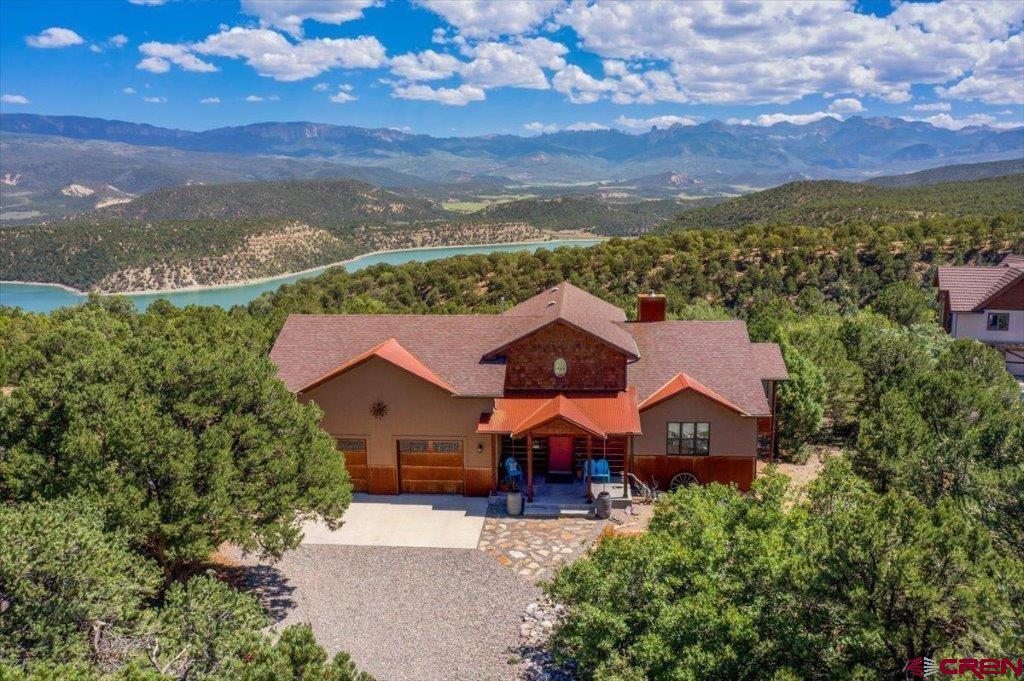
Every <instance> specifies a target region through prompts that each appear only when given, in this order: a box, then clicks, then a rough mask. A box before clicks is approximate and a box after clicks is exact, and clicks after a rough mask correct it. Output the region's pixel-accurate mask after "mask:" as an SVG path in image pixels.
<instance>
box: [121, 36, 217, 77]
mask: <svg viewBox="0 0 1024 681" xmlns="http://www.w3.org/2000/svg"><path fill="white" fill-rule="evenodd" d="M139 52H141V53H142V54H144V55H146V58H145V59H143V60H142V61H140V62H139V63H138V64H137V68H140V69H142V70H144V71H149V72H151V73H167V71H169V70H170V68H171V64H175V65H177V66H179V67H181V68H182V69H184V70H185V71H194V72H196V73H212V72H214V71H216V70H217V67H216V66H214V65H213V64H211V63H210V62H206V61H203V60H202V59H200V58H199V57H197V56H196V55H194V54H192V52H190V51H189V49H188V48H187V47H186V46H184V45H176V44H174V43H160V42H148V43H142V44H141V45H139Z"/></svg>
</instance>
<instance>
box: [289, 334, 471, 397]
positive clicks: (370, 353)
mask: <svg viewBox="0 0 1024 681" xmlns="http://www.w3.org/2000/svg"><path fill="white" fill-rule="evenodd" d="M374 357H377V358H380V359H382V360H384V361H385V362H390V363H391V364H393V365H395V366H396V367H398V368H399V369H404V370H405V371H408V372H409V373H410V374H412V375H414V376H418V377H420V378H422V379H423V380H424V381H426V382H427V383H433V384H434V385H436V386H437V387H438V388H440V389H441V390H445V391H447V392H450V393H452V394H454V393H455V388H453V387H452V386H451V385H449V384H448V382H447V381H446V380H444V379H443V378H441V377H440V376H438V375H437V374H435V373H434V372H433V371H432V370H431V369H430V367H428V366H427V365H426V364H424V363H423V362H421V361H420V360H419V359H418V358H417V357H416V356H415V355H414V354H412V353H411V352H409V351H408V350H406V349H405V348H403V347H402V345H401V344H400V343H399V342H398V341H397V340H395V339H394V338H388V339H387V340H386V341H384V342H383V343H381V344H379V345H375V346H373V347H372V348H370V349H369V350H367V351H366V352H364V353H362V354H361V355H357V356H356V357H353V358H352V359H350V360H348V361H346V362H343V363H342V364H340V365H339V366H337V367H335V368H333V369H331V370H330V371H328V372H327V373H325V374H324V375H323V376H321V377H319V378H317V379H316V380H314V381H312V382H311V383H309V384H307V385H305V386H303V387H301V388H298V389H296V391H295V392H300V393H302V392H307V391H309V390H312V389H313V388H315V387H317V386H318V385H320V384H321V383H324V382H326V381H329V380H331V379H332V378H334V377H335V376H339V375H341V374H343V373H345V372H346V371H348V370H350V369H354V368H355V367H357V366H359V365H360V364H362V363H363V362H366V361H368V360H370V359H372V358H374Z"/></svg>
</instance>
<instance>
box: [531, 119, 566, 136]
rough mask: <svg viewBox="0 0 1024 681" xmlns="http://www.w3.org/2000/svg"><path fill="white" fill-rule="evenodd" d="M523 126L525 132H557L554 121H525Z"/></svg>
mask: <svg viewBox="0 0 1024 681" xmlns="http://www.w3.org/2000/svg"><path fill="white" fill-rule="evenodd" d="M523 127H524V128H525V129H526V130H527V132H535V133H537V134H544V133H548V132H557V131H558V126H557V125H555V124H554V123H541V122H540V121H533V122H532V123H526V124H525V125H523Z"/></svg>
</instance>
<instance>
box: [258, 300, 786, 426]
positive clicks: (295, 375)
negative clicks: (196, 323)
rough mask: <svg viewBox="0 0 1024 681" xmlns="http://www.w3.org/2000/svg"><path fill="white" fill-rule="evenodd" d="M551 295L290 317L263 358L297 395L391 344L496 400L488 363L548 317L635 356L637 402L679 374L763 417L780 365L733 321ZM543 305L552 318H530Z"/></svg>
mask: <svg viewBox="0 0 1024 681" xmlns="http://www.w3.org/2000/svg"><path fill="white" fill-rule="evenodd" d="M558 288H559V289H560V290H559V291H557V292H552V291H550V290H549V291H546V292H544V293H542V294H540V295H539V296H535V297H534V298H531V299H529V300H527V301H524V302H523V303H520V304H519V305H517V306H515V307H513V308H511V309H510V310H507V311H506V312H505V313H504V314H500V315H290V316H289V317H288V319H287V321H286V322H285V324H284V327H283V328H282V329H281V332H280V334H279V335H278V337H277V341H276V342H275V343H274V348H273V350H272V351H271V353H270V358H271V360H272V361H273V362H274V363H275V364H276V365H277V367H278V375H279V376H280V378H281V380H282V381H284V383H285V385H286V386H287V387H288V388H289V390H291V391H293V392H298V391H300V390H303V389H306V387H307V386H309V385H310V384H313V383H315V382H316V381H318V380H319V379H321V378H323V377H324V376H325V375H328V374H330V373H331V372H335V371H337V370H338V369H339V367H344V366H346V365H348V364H350V363H351V362H353V361H355V360H357V359H359V358H360V357H361V356H363V355H365V354H366V353H367V352H368V351H369V350H371V349H373V348H375V347H377V346H379V345H381V344H382V343H384V342H385V341H387V340H389V339H394V344H395V345H397V346H398V347H400V348H401V349H402V350H404V351H405V353H407V354H408V355H409V356H411V357H412V358H413V359H414V360H415V363H416V364H418V365H421V367H422V368H417V371H419V372H420V374H424V375H425V373H426V372H430V374H431V375H432V376H433V377H434V378H436V379H437V380H438V381H440V382H442V383H444V384H446V385H447V386H449V388H450V389H451V391H452V392H453V393H454V394H456V395H459V396H486V397H501V396H502V395H503V393H504V387H505V363H504V360H503V359H502V358H500V357H499V358H494V359H488V356H489V355H490V354H491V353H492V352H493V350H494V349H495V348H499V347H502V346H503V345H506V344H507V343H508V341H509V340H510V339H515V338H521V337H523V336H526V335H529V333H531V332H532V331H534V330H536V329H537V328H539V326H543V325H545V324H547V323H550V322H551V316H552V315H555V316H556V317H558V318H564V319H565V320H566V321H567V322H568V323H570V324H573V325H574V326H578V327H579V328H583V329H584V330H585V331H587V332H588V333H591V334H602V337H603V338H604V339H605V340H606V341H608V342H610V343H611V344H612V345H614V346H616V347H619V348H620V349H621V348H623V347H625V346H629V347H631V348H633V350H631V351H630V352H632V353H634V354H635V356H637V357H638V358H639V359H637V360H636V361H633V362H631V363H630V364H628V365H627V375H626V384H627V386H629V387H631V388H635V389H636V395H637V399H638V400H641V401H642V400H644V399H646V398H648V397H649V396H650V395H652V394H653V393H654V392H655V391H657V390H659V389H660V388H661V387H662V386H664V385H665V384H666V383H667V382H668V381H669V380H670V379H672V378H673V377H674V376H676V375H677V374H680V373H684V374H686V375H687V376H688V377H690V378H691V379H693V380H694V381H696V382H699V383H700V384H701V385H703V386H706V387H707V388H708V389H710V390H711V391H714V392H715V393H716V394H718V395H720V396H722V397H723V398H725V399H726V400H728V401H729V402H730V403H732V404H734V405H736V406H737V407H738V408H739V409H741V410H742V411H743V412H745V413H747V414H750V415H751V416H766V415H769V414H770V409H769V406H768V401H767V399H766V397H765V393H764V389H763V386H762V384H761V381H762V380H781V379H785V378H786V377H787V375H788V374H787V373H786V367H785V364H784V363H783V361H782V355H781V353H780V352H779V349H778V346H776V345H775V344H771V343H751V342H750V339H749V337H748V336H747V327H746V324H744V323H743V322H741V321H725V322H719V321H708V322H705V321H664V322H644V323H638V322H626V321H625V314H624V313H623V312H622V310H620V309H618V308H616V307H615V306H614V305H611V304H610V303H607V302H605V301H603V300H600V299H599V298H596V297H594V296H591V295H590V294H588V293H585V292H584V291H582V290H580V289H578V288H576V287H575V286H572V285H571V284H561V285H559V287H558ZM551 302H554V303H555V304H554V305H552V306H548V303H551ZM550 308H556V309H557V311H556V312H548V313H541V314H532V313H534V312H538V311H540V310H549V309H550ZM579 309H584V310H586V311H589V312H587V314H589V315H593V317H588V316H587V314H581V313H580V312H579V311H578V310H579ZM594 319H597V321H594ZM626 338H628V340H629V342H628V343H627V342H626ZM609 339H611V340H609ZM407 363H408V362H407ZM410 365H411V364H410ZM424 370H425V371H424ZM538 406H539V405H538Z"/></svg>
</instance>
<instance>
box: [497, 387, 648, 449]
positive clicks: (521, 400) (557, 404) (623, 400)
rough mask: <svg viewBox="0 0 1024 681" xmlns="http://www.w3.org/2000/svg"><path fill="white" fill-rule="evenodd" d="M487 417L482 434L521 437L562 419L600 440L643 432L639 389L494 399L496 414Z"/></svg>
mask: <svg viewBox="0 0 1024 681" xmlns="http://www.w3.org/2000/svg"><path fill="white" fill-rule="evenodd" d="M485 416H486V417H487V418H486V419H485V420H482V421H481V422H480V425H479V426H478V427H477V432H478V433H508V434H511V435H512V436H513V437H519V436H520V435H522V434H523V433H526V432H527V431H529V430H533V429H534V428H537V427H539V426H542V425H544V424H545V423H549V422H551V421H553V420H555V419H559V418H561V419H564V420H566V421H568V422H569V423H572V424H574V425H576V426H578V427H579V428H581V429H583V430H585V431H587V432H589V433H591V434H593V435H595V436H597V437H600V438H603V437H607V436H608V435H610V434H614V435H624V434H634V433H639V432H640V413H639V411H638V410H637V406H636V391H635V390H628V391H622V392H618V393H614V394H611V395H588V394H559V395H555V396H554V397H551V396H540V397H536V396H534V397H499V398H496V399H495V400H494V412H493V413H492V414H487V415H485Z"/></svg>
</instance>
